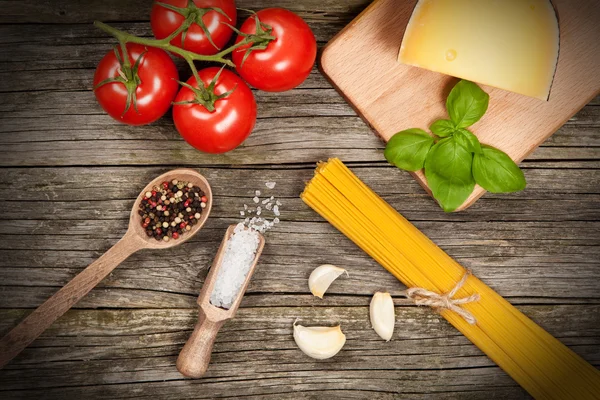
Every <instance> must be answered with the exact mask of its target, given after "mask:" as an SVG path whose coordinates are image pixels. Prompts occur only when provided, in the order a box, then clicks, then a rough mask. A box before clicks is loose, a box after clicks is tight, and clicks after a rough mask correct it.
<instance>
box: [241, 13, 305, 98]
mask: <svg viewBox="0 0 600 400" xmlns="http://www.w3.org/2000/svg"><path fill="white" fill-rule="evenodd" d="M257 18H258V20H259V21H260V23H259V24H258V25H259V26H258V27H257ZM270 30H271V32H270V35H271V36H273V37H274V39H273V40H271V41H270V42H268V43H266V49H265V48H264V47H265V43H259V44H258V46H256V45H254V46H256V47H255V48H252V47H251V45H249V44H248V45H245V46H241V47H240V48H239V49H237V50H235V51H234V52H233V56H232V57H233V62H234V63H235V65H236V66H237V71H238V73H239V74H240V75H241V76H242V78H244V80H245V81H246V82H248V83H249V84H250V85H252V86H254V87H255V88H257V89H261V90H265V91H268V92H283V91H285V90H290V89H293V88H295V87H296V86H298V85H300V84H301V83H302V82H304V81H305V80H306V78H307V77H308V75H309V74H310V71H311V70H312V67H313V65H314V63H315V58H316V57H317V41H316V39H315V35H314V34H313V33H312V31H311V30H310V27H309V26H308V25H307V24H306V22H304V20H303V19H302V18H300V17H299V16H298V15H296V14H294V13H293V12H291V11H288V10H285V9H283V8H266V9H264V10H261V11H259V12H258V13H256V15H253V16H250V17H249V18H248V19H247V20H246V21H245V22H244V24H243V25H242V27H241V28H240V31H241V32H242V34H243V35H238V38H237V40H236V43H239V42H240V41H242V40H244V38H245V37H247V36H252V35H255V34H257V33H264V32H267V33H268V32H269V31H270Z"/></svg>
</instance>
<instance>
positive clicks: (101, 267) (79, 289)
mask: <svg viewBox="0 0 600 400" xmlns="http://www.w3.org/2000/svg"><path fill="white" fill-rule="evenodd" d="M142 247H143V242H142V241H141V240H139V239H138V238H137V237H136V236H135V234H133V233H129V232H127V233H126V234H125V236H124V237H123V238H122V239H121V240H119V241H118V242H117V243H116V244H115V245H114V246H113V247H112V248H111V249H109V250H108V251H107V252H106V253H104V254H103V255H102V256H101V257H100V258H99V259H97V260H96V261H94V262H93V263H91V264H90V265H89V266H88V267H87V268H86V269H84V270H83V271H81V272H80V273H79V274H78V275H77V276H76V277H75V278H73V279H72V280H71V281H70V282H69V283H67V284H66V285H65V286H63V287H62V288H61V289H60V290H59V291H58V292H56V293H55V294H54V295H53V296H52V297H50V298H49V299H48V300H46V301H45V302H44V303H43V304H42V305H41V306H39V307H38V308H37V309H36V310H35V311H33V312H32V313H31V314H29V315H28V316H27V318H25V319H24V320H23V321H21V323H19V325H17V326H16V327H14V328H13V329H12V330H11V331H10V332H9V333H8V334H6V336H4V337H3V338H2V339H0V369H1V368H3V367H4V366H5V365H6V364H8V362H9V361H10V360H12V359H13V358H14V357H16V356H17V354H19V353H20V352H21V351H23V350H24V349H25V348H26V347H27V346H29V344H30V343H31V342H33V341H34V340H35V339H36V338H37V337H38V336H39V335H41V334H42V333H43V332H44V331H45V330H46V329H48V328H49V327H50V325H52V323H54V321H56V320H57V319H58V318H59V317H60V316H62V315H63V314H64V313H65V312H67V311H68V310H69V309H70V308H71V307H73V305H75V303H77V302H78V301H79V300H81V299H82V298H83V297H84V296H85V295H86V294H88V292H89V291H90V290H92V289H93V288H94V287H95V286H96V285H98V283H100V281H102V279H104V278H105V277H106V276H107V275H108V274H110V273H111V271H112V270H114V269H115V268H116V267H117V266H118V265H119V264H121V263H122V262H123V261H125V259H127V257H129V256H130V255H131V254H133V253H135V252H136V251H138V250H140V249H141V248H142Z"/></svg>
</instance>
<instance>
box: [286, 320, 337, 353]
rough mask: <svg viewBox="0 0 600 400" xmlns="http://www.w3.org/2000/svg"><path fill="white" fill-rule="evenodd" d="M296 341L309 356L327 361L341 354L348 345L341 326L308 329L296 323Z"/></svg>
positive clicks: (310, 327)
mask: <svg viewBox="0 0 600 400" xmlns="http://www.w3.org/2000/svg"><path fill="white" fill-rule="evenodd" d="M294 340H295V341H296V344H297V345H298V347H299V348H300V350H302V351H303V352H304V354H306V355H307V356H309V357H312V358H316V359H317V360H325V359H327V358H331V357H333V356H335V355H336V354H337V353H339V351H340V350H341V349H342V347H344V344H345V343H346V335H344V334H343V333H342V328H341V327H340V325H338V326H332V327H330V326H309V327H307V326H302V325H297V324H296V323H295V322H294Z"/></svg>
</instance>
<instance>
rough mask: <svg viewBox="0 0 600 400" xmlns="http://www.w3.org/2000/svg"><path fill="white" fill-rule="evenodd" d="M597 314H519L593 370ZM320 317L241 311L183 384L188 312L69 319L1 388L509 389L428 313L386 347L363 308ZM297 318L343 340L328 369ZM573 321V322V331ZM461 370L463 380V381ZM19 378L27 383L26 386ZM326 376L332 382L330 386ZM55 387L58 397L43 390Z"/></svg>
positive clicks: (6, 320)
mask: <svg viewBox="0 0 600 400" xmlns="http://www.w3.org/2000/svg"><path fill="white" fill-rule="evenodd" d="M599 307H600V306H559V307H556V306H553V307H548V306H523V307H520V308H521V309H522V310H523V312H525V313H526V314H527V315H529V316H530V317H531V318H533V319H534V320H535V321H537V322H538V323H540V324H541V325H542V326H543V327H545V328H546V329H548V330H549V331H550V332H551V333H552V334H554V335H556V336H557V337H559V338H560V339H561V340H563V341H564V342H565V343H566V344H567V345H569V346H571V348H572V349H573V350H574V351H576V352H585V356H586V357H587V359H588V360H589V361H590V362H592V363H593V364H596V365H598V364H600V353H599V352H593V351H592V352H590V351H589V350H590V349H591V348H593V347H594V346H597V345H598V335H599V333H600V332H599V331H598V330H599V329H600V328H599V327H598V325H597V324H594V318H593V315H595V314H596V313H597V312H598V311H600V308H599ZM318 311H319V312H315V310H314V309H310V308H282V307H265V308H241V309H240V311H239V313H238V315H237V317H236V318H235V319H234V320H232V321H231V322H229V323H227V324H226V325H225V326H224V328H223V329H222V331H221V334H220V335H219V337H218V339H217V343H216V345H215V351H214V353H213V359H212V364H211V368H210V369H209V372H208V374H207V376H206V377H205V378H203V379H202V380H196V381H189V380H183V379H182V377H181V376H180V375H179V374H178V372H177V371H176V370H175V368H174V362H175V358H176V355H177V353H178V350H179V348H180V347H181V346H182V345H183V342H184V341H185V340H186V338H187V335H188V334H189V330H190V329H191V328H192V327H193V324H194V323H195V319H196V317H197V314H196V310H195V309H174V310H137V311H134V310H131V311H121V310H98V311H79V310H72V311H70V312H68V313H67V314H66V315H65V316H64V317H63V318H61V319H60V320H59V321H57V323H56V324H55V325H53V327H52V328H51V329H50V330H48V331H47V332H46V333H45V334H44V336H43V337H42V338H41V339H40V340H38V341H37V342H36V343H35V344H34V346H32V347H30V348H29V349H27V350H26V351H25V352H24V353H23V354H22V355H21V356H20V357H19V359H17V360H15V362H14V363H13V364H11V365H10V366H9V367H7V368H6V369H5V370H3V371H0V382H1V383H2V385H1V388H2V390H23V389H27V390H30V391H31V390H35V389H37V390H40V389H45V390H46V392H45V393H47V394H53V395H51V396H49V398H54V397H56V396H58V395H64V393H65V392H64V391H65V390H67V388H69V387H73V388H77V387H78V386H82V385H90V384H91V385H94V384H96V382H97V381H96V379H95V374H96V373H97V372H98V371H102V376H103V382H102V384H103V385H102V386H103V387H104V388H105V389H110V388H111V386H110V385H115V384H121V385H122V384H128V383H132V384H134V383H135V382H152V381H169V385H168V386H167V387H170V388H171V390H173V388H177V391H176V393H177V395H181V396H183V395H185V394H188V391H191V390H194V387H196V388H199V387H201V388H202V389H203V391H206V390H209V392H207V393H210V394H211V395H212V394H213V393H212V392H211V391H210V388H213V387H214V388H215V389H218V388H220V389H222V390H238V389H241V388H242V386H241V385H244V383H243V382H239V381H241V380H247V379H251V380H253V381H255V382H256V383H257V385H254V386H255V387H261V386H262V385H263V384H265V385H266V384H267V382H269V385H268V386H272V385H284V384H286V383H287V384H290V383H292V382H293V381H294V376H302V377H303V380H304V384H305V385H306V387H307V388H310V389H313V390H318V389H319V388H328V389H339V388H340V387H339V386H338V384H339V385H343V387H345V388H347V389H350V390H361V389H364V387H361V385H363V384H364V382H366V381H367V380H368V378H374V377H378V379H377V384H378V385H377V390H379V391H384V392H391V393H394V392H402V391H413V390H414V391H415V393H420V394H433V393H436V392H438V391H440V392H443V391H445V390H448V388H449V387H453V389H457V390H466V389H467V388H468V387H471V386H475V387H479V388H482V387H487V385H488V384H490V383H491V382H493V381H496V382H497V383H498V382H501V383H500V386H501V387H503V386H506V387H510V388H516V384H514V383H513V382H512V381H510V379H507V377H506V376H505V374H504V373H503V372H502V371H500V370H499V369H498V368H497V367H495V366H494V365H493V363H492V362H491V361H490V360H489V359H488V358H487V357H485V356H484V355H483V354H482V353H481V352H480V351H479V350H478V349H477V348H476V347H475V346H473V345H471V344H470V343H469V342H468V340H467V339H466V338H465V337H463V336H461V335H459V334H457V333H456V332H455V331H454V329H453V328H452V327H451V326H450V325H449V324H448V323H446V322H445V321H444V320H443V319H442V318H440V317H439V316H437V315H435V314H434V313H432V312H431V311H430V310H427V309H424V308H417V307H414V306H413V307H404V306H399V307H397V308H396V314H397V330H396V334H395V337H394V340H393V341H391V342H389V343H385V342H383V341H381V340H380V339H379V338H378V337H377V336H376V334H375V333H374V332H373V331H372V329H371V328H370V325H369V322H368V307H367V306H362V307H333V308H331V307H324V308H319V309H318ZM0 315H2V318H0V321H2V322H1V325H0V329H3V328H5V327H6V326H7V325H8V326H10V325H11V324H12V323H14V321H15V320H16V319H18V318H19V317H20V316H21V315H23V313H22V312H5V311H0ZM567 315H568V316H569V317H566V316H567ZM295 318H301V320H302V321H303V322H304V323H306V324H308V323H312V324H324V323H325V324H326V323H329V324H332V323H340V324H341V325H342V327H343V329H344V332H345V333H346V335H347V339H348V340H347V344H346V346H345V348H344V349H343V351H342V352H341V353H340V354H339V355H338V356H336V357H335V359H332V360H328V361H325V362H315V361H314V360H310V359H308V358H307V357H306V356H304V355H303V354H302V353H301V352H300V351H299V350H298V349H297V348H296V346H295V344H294V343H293V339H292V335H291V328H292V322H293V321H294V319H295ZM573 320H575V321H577V326H576V327H575V326H573ZM115 337H118V338H119V341H118V342H115V340H114V338H115ZM82 359H83V360H84V361H81V360H82ZM274 360H278V362H277V363H274ZM75 365H76V366H77V368H76V370H74V366H75ZM75 371H77V372H75ZM451 371H452V372H453V373H450V372H451ZM460 371H468V372H469V374H468V375H464V376H463V375H461V372H460ZM25 376H27V377H29V379H26V380H23V379H22V377H25ZM411 376H413V377H415V376H419V377H420V378H419V385H416V386H411V383H410V382H407V381H406V379H410V377H411ZM32 377H34V378H35V379H31V378H32ZM332 377H336V378H335V379H333V380H331V381H329V379H331V378H332ZM319 378H321V379H319ZM349 378H356V379H349ZM323 379H324V381H323ZM261 383H262V384H261ZM322 384H323V385H324V386H319V385H322ZM196 385H202V386H196ZM315 385H316V387H315ZM250 386H253V385H250ZM52 387H56V388H57V389H55V390H53V391H48V389H49V388H52ZM167 387H165V388H164V390H166V389H167ZM248 388H249V387H248ZM140 390H141V391H142V392H141V393H140V394H144V392H145V391H146V390H152V391H153V392H154V391H155V390H157V388H155V387H153V385H148V384H146V385H145V386H144V387H140ZM9 393H10V392H9ZM67 393H68V392H67ZM92 393H93V392H92ZM154 393H155V395H156V392H154ZM261 393H262V392H260V391H259V392H257V393H256V394H261ZM274 393H275V392H274ZM31 394H33V393H31ZM230 395H234V394H233V393H231V392H230Z"/></svg>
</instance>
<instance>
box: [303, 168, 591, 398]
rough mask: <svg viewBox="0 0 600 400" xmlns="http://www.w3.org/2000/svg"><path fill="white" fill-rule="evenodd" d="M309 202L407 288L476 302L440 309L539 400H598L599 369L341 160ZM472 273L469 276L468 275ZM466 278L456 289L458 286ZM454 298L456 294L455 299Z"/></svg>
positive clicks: (319, 177) (316, 183)
mask: <svg viewBox="0 0 600 400" xmlns="http://www.w3.org/2000/svg"><path fill="white" fill-rule="evenodd" d="M301 197H302V200H304V202H305V203H306V204H308V205H309V206H310V207H312V208H313V209H314V210H315V211H317V212H318V213H319V214H321V215H322V216H323V217H324V218H325V219H327V220H328V221H329V222H330V223H331V224H333V225H334V226H335V227H336V228H337V229H339V230H340V231H341V232H342V233H344V234H345V235H346V236H347V237H348V238H350V239H351V240H352V241H353V242H354V243H356V244H357V245H358V246H359V247H360V248H362V249H363V250H364V251H365V252H366V253H367V254H369V255H370V256H371V257H373V258H374V259H375V260H376V261H377V262H378V263H379V264H381V265H382V266H383V267H384V268H385V269H387V270H388V271H389V272H391V273H392V274H393V275H394V276H395V277H396V278H398V279H399V280H400V281H401V282H403V283H404V284H405V285H406V286H408V287H412V288H422V289H423V290H425V291H429V292H434V293H452V295H453V296H454V295H456V298H461V299H467V298H471V296H474V295H478V296H480V299H479V300H478V301H476V302H474V301H472V302H466V303H463V304H460V308H461V309H463V310H465V312H466V313H468V314H466V315H471V316H472V317H473V318H474V320H475V321H476V323H475V324H470V323H469V321H468V318H467V319H465V318H464V315H460V313H456V312H454V311H453V310H452V309H450V307H441V308H439V311H440V313H441V315H442V316H443V317H444V318H446V319H447V320H448V321H449V322H450V323H451V324H452V325H454V327H456V328H457V329H458V330H459V331H460V332H462V333H463V334H464V335H465V336H466V337H467V338H469V339H470V340H471V341H472V342H473V343H474V344H475V345H476V346H477V347H479V348H480V349H481V350H482V351H483V352H485V353H486V354H487V355H488V356H489V357H490V358H491V359H492V360H493V361H494V362H495V363H496V364H498V365H499V366H500V367H501V368H502V369H503V370H504V371H506V372H507V373H508V374H509V375H510V376H511V377H512V378H513V379H514V380H515V381H517V382H518V383H519V384H520V385H521V386H522V387H523V388H525V390H527V391H528V392H529V393H530V394H531V395H532V396H534V397H535V398H537V399H597V398H598V397H597V396H598V393H600V371H598V370H597V369H595V368H594V367H593V366H591V365H590V364H589V363H587V362H586V361H585V360H583V359H582V358H581V357H579V356H578V355H577V354H575V353H574V352H573V351H572V350H570V349H569V348H567V347H566V346H565V345H563V344H562V343H561V342H560V341H558V340H557V339H556V338H554V337H553V336H552V335H550V334H549V333H548V332H546V331H545V330H543V329H542V328H541V327H540V326H538V325H536V324H535V323H534V322H533V321H531V320H530V319H529V318H527V317H526V316H525V315H524V314H522V313H521V312H520V311H519V310H517V309H516V308H515V307H513V306H512V305H511V304H510V303H509V302H507V301H506V300H505V299H504V298H502V297H501V296H500V295H498V294H497V293H496V292H494V291H493V290H492V289H491V288H489V287H488V286H487V285H485V284H484V283H483V282H481V281H480V280H479V279H477V278H476V277H474V276H473V275H465V274H467V272H468V271H466V270H465V268H463V267H462V266H461V265H459V264H458V263H457V262H456V261H454V260H453V259H452V258H451V257H450V256H448V255H447V254H446V253H445V252H444V251H442V250H441V249H440V248H439V247H437V246H436V245H435V244H434V243H433V242H432V241H431V240H429V239H428V238H427V237H426V236H425V235H424V234H423V233H421V232H420V231H419V230H418V229H417V228H416V227H415V226H413V225H412V224H411V223H410V222H408V221H407V220H406V219H405V218H404V217H402V216H401V215H400V214H399V213H398V212H396V211H395V210H394V209H393V208H392V207H391V206H390V205H389V204H387V203H386V202H385V201H384V200H382V199H381V198H380V197H379V196H377V194H375V192H373V191H372V190H371V189H370V188H369V187H367V186H366V185H365V184H364V183H363V182H362V181H361V180H360V179H358V178H357V177H356V176H355V175H354V174H353V173H352V172H351V171H350V170H349V169H348V168H347V167H346V166H345V165H344V164H343V163H342V162H341V161H340V160H338V159H331V160H329V161H328V162H327V163H320V164H319V165H318V167H317V170H316V173H315V176H314V178H313V179H312V180H311V181H310V182H309V183H308V185H307V186H306V189H305V191H304V193H302V195H301ZM465 276H467V277H466V278H465V279H464V282H463V279H462V278H463V277H465ZM459 282H461V283H463V285H462V286H461V287H459V288H458V290H453V288H455V287H456V286H457V283H459ZM453 296H450V298H452V297H453Z"/></svg>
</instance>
